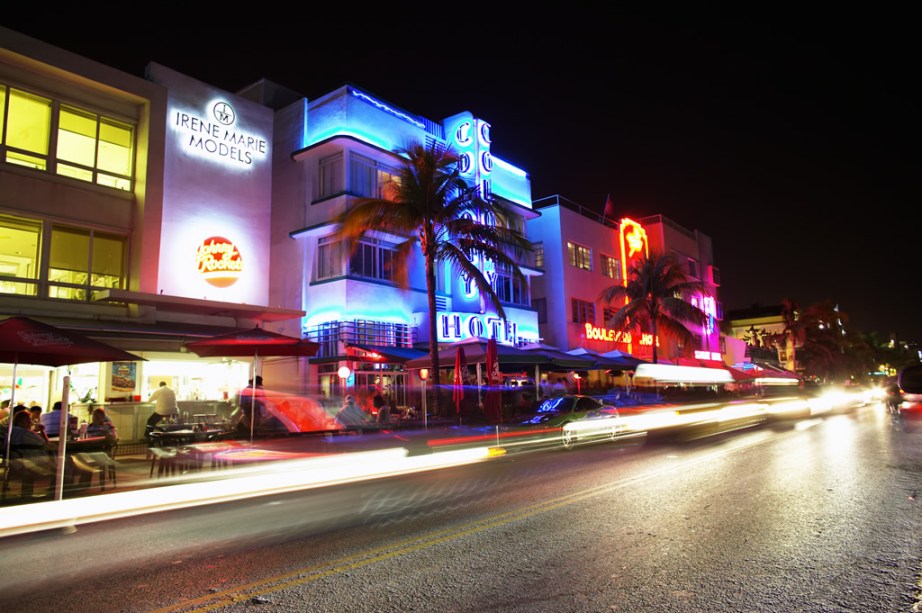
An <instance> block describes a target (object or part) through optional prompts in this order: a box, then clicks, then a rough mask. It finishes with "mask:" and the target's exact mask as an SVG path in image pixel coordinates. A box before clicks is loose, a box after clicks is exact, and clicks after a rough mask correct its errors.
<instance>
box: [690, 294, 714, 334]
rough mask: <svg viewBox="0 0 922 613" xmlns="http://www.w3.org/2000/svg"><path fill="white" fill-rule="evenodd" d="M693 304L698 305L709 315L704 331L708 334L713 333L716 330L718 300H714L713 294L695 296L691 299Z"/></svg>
mask: <svg viewBox="0 0 922 613" xmlns="http://www.w3.org/2000/svg"><path fill="white" fill-rule="evenodd" d="M691 303H692V306H695V307H698V308H699V309H701V310H702V311H704V313H705V314H706V315H707V316H708V317H707V322H706V323H705V324H704V331H705V332H706V333H707V334H712V333H713V332H714V321H715V320H716V318H717V302H716V301H715V300H714V297H713V296H701V297H700V298H699V297H697V296H695V297H693V298H692V299H691Z"/></svg>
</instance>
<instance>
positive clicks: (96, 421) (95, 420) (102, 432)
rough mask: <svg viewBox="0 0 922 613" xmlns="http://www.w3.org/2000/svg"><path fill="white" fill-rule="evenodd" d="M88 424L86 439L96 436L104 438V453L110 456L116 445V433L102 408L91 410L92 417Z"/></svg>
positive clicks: (113, 425)
mask: <svg viewBox="0 0 922 613" xmlns="http://www.w3.org/2000/svg"><path fill="white" fill-rule="evenodd" d="M90 419H91V421H90V424H89V425H88V426H87V427H86V435H87V438H92V437H96V436H104V437H106V453H108V454H109V455H110V456H111V455H112V448H114V447H115V445H116V444H117V443H118V431H117V430H116V429H115V424H113V423H112V420H111V419H109V416H108V415H106V410H105V409H104V408H102V407H97V408H95V409H93V415H92V417H91V418H90Z"/></svg>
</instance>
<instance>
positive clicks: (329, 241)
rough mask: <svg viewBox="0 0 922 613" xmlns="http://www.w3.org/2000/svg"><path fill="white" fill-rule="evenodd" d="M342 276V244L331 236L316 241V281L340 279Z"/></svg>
mask: <svg viewBox="0 0 922 613" xmlns="http://www.w3.org/2000/svg"><path fill="white" fill-rule="evenodd" d="M342 274H343V244H342V241H339V240H336V239H335V238H334V237H333V236H323V237H321V238H320V239H319V240H318V241H317V279H329V278H331V277H340V276H342Z"/></svg>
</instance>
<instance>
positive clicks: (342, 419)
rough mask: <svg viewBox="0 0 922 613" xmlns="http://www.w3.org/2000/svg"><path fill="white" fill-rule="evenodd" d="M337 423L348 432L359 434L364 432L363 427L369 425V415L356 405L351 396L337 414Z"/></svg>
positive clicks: (347, 397)
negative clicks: (356, 431) (353, 431)
mask: <svg viewBox="0 0 922 613" xmlns="http://www.w3.org/2000/svg"><path fill="white" fill-rule="evenodd" d="M336 422H337V423H338V424H339V425H340V426H342V427H343V428H344V429H346V430H358V432H359V434H361V433H362V432H364V428H363V426H365V425H368V423H369V420H368V415H366V414H365V411H363V410H362V409H361V407H359V406H358V405H357V404H355V397H354V396H352V395H351V394H350V395H349V396H346V401H345V403H344V404H343V407H342V408H341V409H340V410H339V412H338V413H336Z"/></svg>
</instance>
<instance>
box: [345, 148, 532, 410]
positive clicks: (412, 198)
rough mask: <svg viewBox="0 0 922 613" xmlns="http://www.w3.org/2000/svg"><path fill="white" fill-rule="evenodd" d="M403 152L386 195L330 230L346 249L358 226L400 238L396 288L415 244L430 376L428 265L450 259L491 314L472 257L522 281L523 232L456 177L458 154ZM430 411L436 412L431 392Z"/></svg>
mask: <svg viewBox="0 0 922 613" xmlns="http://www.w3.org/2000/svg"><path fill="white" fill-rule="evenodd" d="M397 153H398V154H400V155H404V156H405V157H406V160H405V164H404V166H403V167H402V168H401V169H400V171H399V172H398V174H397V176H396V177H395V180H394V182H393V184H391V185H390V186H389V187H390V189H389V190H388V196H389V197H388V198H361V199H359V200H358V201H357V202H356V203H355V204H354V205H353V206H352V207H349V208H347V209H346V210H345V211H344V212H343V213H342V214H341V215H340V216H339V217H338V219H337V221H338V223H339V224H340V229H339V231H338V234H339V236H340V238H341V239H343V240H344V241H345V244H347V245H351V247H350V248H351V249H352V250H353V252H354V250H355V249H356V248H357V247H358V243H359V240H360V239H361V238H362V237H363V236H364V235H365V233H366V232H369V231H372V230H377V231H381V232H387V233H389V234H393V235H396V236H402V237H406V238H407V240H406V241H405V242H403V243H402V244H401V245H400V246H399V248H398V250H397V253H396V256H395V260H394V267H393V271H394V281H395V283H397V285H398V286H399V287H401V288H403V289H408V288H409V285H410V279H409V266H408V265H407V264H408V259H409V256H410V255H411V253H412V252H413V250H414V249H415V247H416V245H417V244H418V245H419V248H420V250H421V251H422V255H423V260H424V261H425V279H426V296H427V298H428V308H429V354H430V356H431V360H432V372H433V374H434V376H435V377H436V382H438V376H439V351H438V333H437V332H438V330H437V321H436V312H437V311H436V302H435V298H436V295H435V290H436V270H437V268H438V266H439V265H440V264H442V263H448V264H450V265H451V267H452V270H453V271H454V272H457V273H459V274H460V275H461V277H462V278H466V279H468V280H470V281H471V282H472V283H473V284H474V286H476V288H477V289H478V290H479V292H480V296H481V298H482V299H483V301H484V303H485V306H487V307H492V308H493V309H494V310H495V311H496V314H497V315H498V316H499V317H502V318H505V316H506V314H505V312H504V310H503V307H502V304H500V300H499V297H498V296H497V295H496V292H495V290H494V288H493V286H492V285H491V283H490V281H488V280H487V278H486V277H485V276H484V274H483V272H482V271H481V270H480V268H478V267H477V265H476V264H475V263H474V262H484V261H492V262H493V263H494V264H495V266H496V269H497V270H502V271H504V272H505V273H506V274H510V275H512V277H513V278H514V279H516V280H517V282H519V283H523V284H524V283H526V279H525V275H524V274H523V273H522V271H521V269H520V268H519V266H518V262H520V261H522V260H523V258H524V257H525V255H526V254H527V253H528V252H530V251H531V250H532V246H531V243H530V242H529V241H528V239H527V238H526V237H525V235H524V234H523V233H522V232H520V231H517V230H515V229H513V228H512V227H508V226H507V224H506V220H507V219H509V211H508V210H507V209H506V207H505V205H504V204H502V203H501V202H500V201H498V200H495V199H494V198H492V197H491V196H489V195H485V194H483V193H481V189H480V187H479V186H475V187H471V186H469V185H467V183H465V181H464V180H463V179H462V177H461V171H460V169H459V167H458V159H459V158H458V156H457V154H455V153H454V152H453V151H451V150H450V149H449V148H445V147H442V146H440V145H438V144H432V145H430V146H429V147H426V146H424V145H422V144H419V143H411V144H410V145H407V146H405V147H402V148H400V149H399V150H398V151H397ZM432 410H433V413H435V414H440V413H439V395H438V393H436V394H435V395H434V402H433V404H432Z"/></svg>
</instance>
